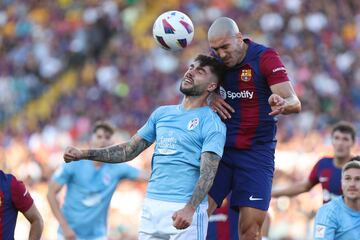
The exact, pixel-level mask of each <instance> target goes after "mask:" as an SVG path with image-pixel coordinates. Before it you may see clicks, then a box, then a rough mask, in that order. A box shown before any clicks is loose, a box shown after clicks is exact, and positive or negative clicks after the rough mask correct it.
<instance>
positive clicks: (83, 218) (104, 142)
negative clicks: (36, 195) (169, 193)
mask: <svg viewBox="0 0 360 240" xmlns="http://www.w3.org/2000/svg"><path fill="white" fill-rule="evenodd" d="M113 133H114V128H113V127H112V125H111V124H109V123H107V122H104V121H100V122H97V123H96V124H95V126H94V128H93V132H92V136H91V141H90V146H91V147H105V146H109V145H110V139H111V137H112V135H113ZM124 179H130V180H145V179H147V174H146V173H144V172H141V171H139V170H137V169H136V168H133V167H131V166H129V165H127V164H122V165H112V164H103V163H100V162H89V161H77V162H73V163H70V164H64V165H63V166H61V167H60V168H59V169H58V170H57V171H56V172H55V173H54V175H53V178H52V181H51V182H50V183H49V190H48V196H47V197H48V201H49V204H50V207H51V210H52V212H53V214H54V216H55V217H56V219H57V220H58V222H59V224H60V226H59V230H58V240H61V239H66V240H72V239H74V240H75V239H76V240H102V239H107V214H108V209H109V205H110V201H111V198H112V196H113V194H114V191H115V189H116V187H117V185H118V183H119V182H121V180H124ZM63 186H66V187H67V191H66V196H65V201H64V205H63V206H62V208H61V209H60V204H59V201H58V200H57V194H58V193H59V192H60V190H61V189H62V188H63Z"/></svg>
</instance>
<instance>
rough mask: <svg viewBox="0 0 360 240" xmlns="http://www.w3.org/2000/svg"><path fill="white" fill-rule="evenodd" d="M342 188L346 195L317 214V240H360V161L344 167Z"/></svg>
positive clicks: (315, 230) (333, 201) (315, 237)
mask: <svg viewBox="0 0 360 240" xmlns="http://www.w3.org/2000/svg"><path fill="white" fill-rule="evenodd" d="M341 188H342V191H343V194H344V195H343V196H340V197H337V198H335V199H333V200H332V201H330V202H329V203H327V204H325V205H323V206H322V207H321V208H320V209H319V211H318V212H317V214H316V217H315V224H314V225H315V228H314V239H315V240H333V239H336V240H350V239H354V240H355V239H360V161H356V160H354V161H350V162H348V163H346V164H345V165H344V167H343V170H342V178H341Z"/></svg>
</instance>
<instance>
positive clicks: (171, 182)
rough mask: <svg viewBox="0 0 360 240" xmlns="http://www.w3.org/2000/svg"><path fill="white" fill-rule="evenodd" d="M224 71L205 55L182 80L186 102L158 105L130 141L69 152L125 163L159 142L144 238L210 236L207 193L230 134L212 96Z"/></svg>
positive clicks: (142, 232)
mask: <svg viewBox="0 0 360 240" xmlns="http://www.w3.org/2000/svg"><path fill="white" fill-rule="evenodd" d="M222 73H223V69H222V65H221V64H220V63H219V62H218V61H217V60H216V59H215V58H213V57H209V56H205V55H199V56H197V57H196V58H195V61H194V63H193V64H191V65H190V67H189V69H188V70H187V72H186V73H185V75H184V78H183V79H182V81H181V86H180V91H181V92H182V93H183V94H184V95H185V97H184V100H183V102H182V104H180V105H172V106H163V107H159V108H158V109H156V110H155V111H154V112H153V113H152V114H151V116H150V118H149V120H148V121H147V122H146V124H145V125H144V126H143V127H142V128H141V129H140V130H139V131H138V132H137V134H136V135H134V136H133V137H132V138H131V140H130V141H129V142H127V143H124V144H119V145H114V146H111V147H107V148H102V149H87V150H79V149H77V148H74V147H69V148H68V149H67V150H66V152H65V154H64V159H65V161H66V162H70V161H74V160H78V159H83V158H86V159H92V160H95V161H100V162H108V163H121V162H126V161H130V160H132V159H133V158H135V157H136V156H137V155H138V154H139V153H140V152H142V151H143V150H144V149H146V148H148V147H149V146H150V145H151V144H152V143H153V142H156V143H155V151H154V154H153V158H152V172H151V177H150V181H149V184H148V188H147V193H146V198H145V201H144V205H143V212H142V216H141V223H140V229H139V239H184V240H192V239H194V240H195V239H200V240H204V239H205V238H206V231H207V225H208V217H207V213H206V210H207V199H206V195H207V193H208V191H209V189H210V187H211V185H212V183H213V180H214V177H215V173H216V170H217V167H218V164H219V161H220V158H221V156H222V153H223V147H224V144H225V137H226V127H225V125H224V124H223V123H222V122H221V120H220V118H219V117H218V116H217V114H216V113H214V112H213V111H212V110H211V109H210V108H209V107H208V106H207V98H208V96H209V94H210V93H211V92H213V91H215V90H216V89H217V88H218V84H219V81H220V80H221V78H222Z"/></svg>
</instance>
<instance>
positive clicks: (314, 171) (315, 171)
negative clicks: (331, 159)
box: [308, 161, 320, 184]
mask: <svg viewBox="0 0 360 240" xmlns="http://www.w3.org/2000/svg"><path fill="white" fill-rule="evenodd" d="M319 166H320V161H318V162H317V163H316V164H315V166H314V167H313V168H312V169H311V172H310V175H309V178H308V179H309V181H310V182H311V183H313V184H318V183H319V177H318V172H319Z"/></svg>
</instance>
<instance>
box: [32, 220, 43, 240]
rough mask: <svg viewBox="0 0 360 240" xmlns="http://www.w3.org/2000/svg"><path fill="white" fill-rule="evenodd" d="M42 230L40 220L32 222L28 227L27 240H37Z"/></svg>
mask: <svg viewBox="0 0 360 240" xmlns="http://www.w3.org/2000/svg"><path fill="white" fill-rule="evenodd" d="M43 228H44V223H43V221H42V219H41V218H39V219H37V220H35V221H33V222H32V223H31V227H30V234H29V240H39V239H40V238H41V234H42V231H43Z"/></svg>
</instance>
